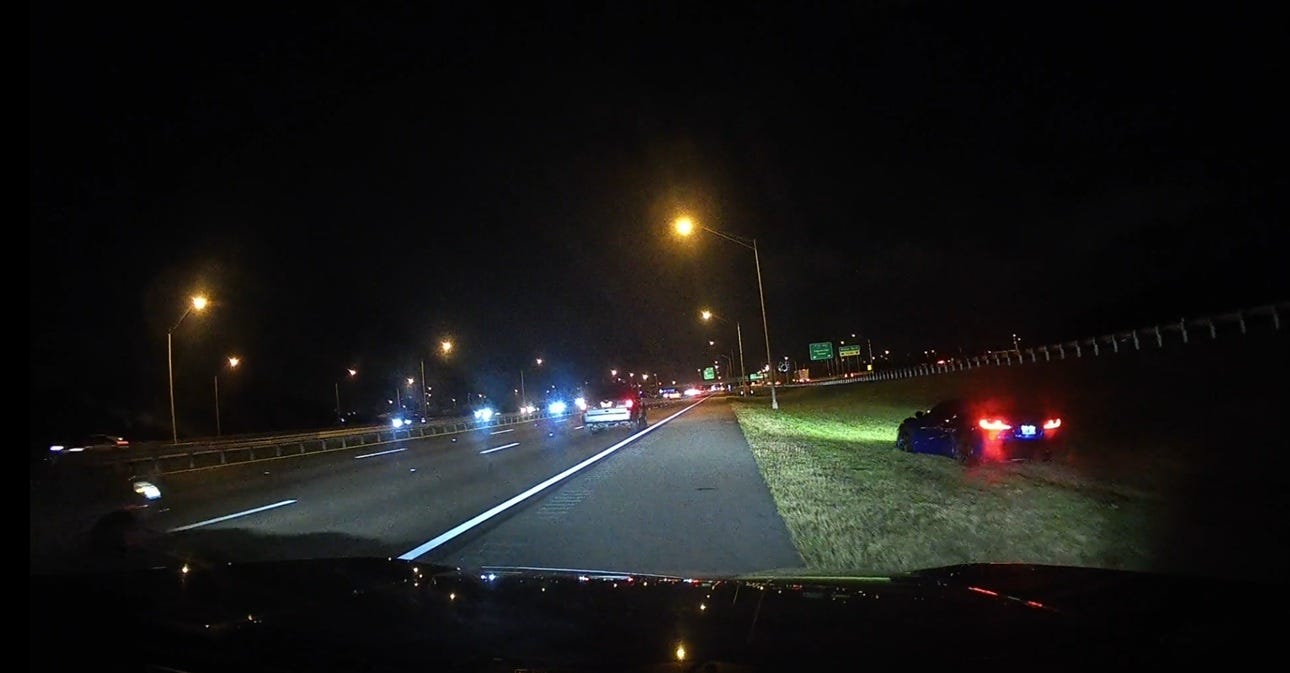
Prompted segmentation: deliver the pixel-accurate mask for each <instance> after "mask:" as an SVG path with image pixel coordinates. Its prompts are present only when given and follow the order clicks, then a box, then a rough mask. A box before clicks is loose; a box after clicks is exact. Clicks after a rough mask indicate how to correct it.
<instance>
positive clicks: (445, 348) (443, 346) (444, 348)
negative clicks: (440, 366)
mask: <svg viewBox="0 0 1290 673" xmlns="http://www.w3.org/2000/svg"><path fill="white" fill-rule="evenodd" d="M439 352H441V353H443V354H444V355H447V354H448V353H451V352H452V342H451V341H449V340H447V339H444V340H443V341H440V342H439Z"/></svg>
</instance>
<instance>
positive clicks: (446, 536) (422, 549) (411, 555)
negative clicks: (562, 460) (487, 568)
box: [399, 398, 707, 561]
mask: <svg viewBox="0 0 1290 673" xmlns="http://www.w3.org/2000/svg"><path fill="white" fill-rule="evenodd" d="M706 399H707V398H702V399H700V400H698V401H697V402H695V403H694V404H691V405H690V406H688V407H686V408H684V409H682V410H680V411H678V412H676V413H675V414H672V415H671V416H668V417H667V418H664V419H663V420H661V421H659V422H657V423H655V424H654V425H651V426H649V427H647V428H645V429H644V430H641V431H640V432H638V433H636V434H634V435H631V436H630V437H628V438H627V439H624V440H623V441H621V442H618V443H617V444H614V445H613V446H611V447H609V448H607V449H605V450H604V451H601V452H600V453H597V454H596V455H594V456H592V457H590V458H588V459H586V460H584V461H582V462H581V463H578V464H577V465H574V466H573V467H571V468H569V469H567V470H565V471H564V472H561V473H560V474H557V475H555V476H554V477H550V478H548V479H547V480H545V481H543V482H541V483H539V484H535V485H534V486H532V487H530V488H529V489H528V490H526V491H524V492H523V493H520V494H519V495H516V496H513V497H512V498H511V499H509V500H507V501H506V502H503V503H501V504H499V505H495V506H493V507H492V508H491V509H488V510H485V511H483V512H481V513H479V514H476V515H475V516H473V517H471V518H469V519H467V520H465V521H463V522H461V523H459V524H457V525H456V526H453V527H452V528H450V529H449V530H447V531H445V532H443V533H440V534H439V535H437V536H435V537H433V538H431V539H429V540H427V541H426V542H423V543H422V544H421V545H419V546H417V547H415V548H413V549H410V550H408V551H407V552H405V553H404V554H403V555H402V556H399V560H400V561H414V560H416V559H417V557H419V556H422V555H423V554H425V553H426V552H428V551H430V550H432V549H434V548H435V547H439V546H441V545H443V544H444V543H445V542H448V541H450V540H452V539H453V538H455V537H457V536H459V535H461V534H462V533H465V532H466V531H468V530H470V529H471V528H474V527H475V526H478V525H479V524H481V523H484V522H485V521H488V520H489V519H491V518H493V517H495V516H497V515H498V514H501V513H502V512H505V511H506V510H508V509H510V508H512V507H514V506H515V505H518V504H520V503H521V502H524V501H525V500H528V499H529V498H531V497H533V496H534V495H537V494H538V493H541V492H542V491H543V490H545V489H546V488H547V487H548V486H551V485H552V484H555V483H558V482H560V481H563V480H564V479H566V478H568V477H570V476H572V475H574V474H577V473H578V472H581V471H582V470H585V469H587V468H588V467H590V466H591V465H594V464H596V463H597V462H599V461H601V460H603V459H604V458H605V457H607V456H609V455H611V454H613V453H614V452H615V451H617V450H619V449H621V448H623V447H624V446H627V445H628V444H631V443H632V442H634V441H636V440H638V439H640V438H641V437H644V436H645V435H648V434H649V433H651V432H654V431H655V430H657V429H659V428H661V427H663V426H664V425H666V424H667V422H668V421H670V420H672V419H673V418H676V417H677V416H680V415H681V414H683V413H685V412H687V411H689V410H691V409H693V408H695V407H697V406H699V405H700V404H703V403H704V401H706Z"/></svg>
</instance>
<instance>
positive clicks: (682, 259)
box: [29, 2, 1290, 443]
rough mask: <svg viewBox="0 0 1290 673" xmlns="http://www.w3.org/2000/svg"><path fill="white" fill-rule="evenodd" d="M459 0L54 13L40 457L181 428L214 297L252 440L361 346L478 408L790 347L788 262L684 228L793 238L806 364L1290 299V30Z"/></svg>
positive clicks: (195, 410)
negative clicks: (71, 437) (62, 438)
mask: <svg viewBox="0 0 1290 673" xmlns="http://www.w3.org/2000/svg"><path fill="white" fill-rule="evenodd" d="M429 4H430V3H412V4H408V5H402V6H395V7H397V8H396V9H388V10H384V11H377V10H374V9H369V8H366V7H365V5H364V3H354V4H353V5H352V6H350V7H347V8H346V7H341V6H333V5H329V4H325V3H307V4H301V5H300V8H298V9H286V8H282V7H277V6H276V5H275V4H274V3H257V4H247V5H240V4H238V3H175V4H161V3H158V4H156V5H154V6H146V7H145V6H143V5H138V6H136V5H132V4H130V3H127V4H124V5H122V4H120V3H114V4H107V5H92V4H88V3H73V4H65V3H59V2H42V3H36V4H33V5H31V7H30V10H31V25H30V35H29V36H30V91H31V93H30V129H29V138H30V164H29V169H30V175H31V186H30V210H29V212H30V228H31V239H30V241H31V242H30V246H31V249H30V255H31V259H30V262H31V264H30V276H31V308H30V311H31V316H30V320H31V384H30V385H31V388H30V395H31V409H32V416H31V418H32V435H33V438H32V441H33V442H36V443H39V442H41V441H44V440H46V439H47V437H48V436H49V435H53V434H58V433H63V432H71V431H73V430H75V431H99V430H103V431H119V432H129V433H131V434H133V435H135V436H139V437H145V436H166V435H168V434H169V417H168V412H167V407H166V396H167V389H166V350H165V342H166V338H165V337H166V332H167V330H168V329H169V328H170V326H171V325H172V324H173V323H174V321H175V320H176V319H178V318H179V315H180V314H181V313H182V311H183V309H184V306H185V302H186V301H187V297H188V296H190V295H192V294H194V293H197V292H205V293H207V294H208V295H209V296H210V297H211V299H212V301H213V305H212V307H211V308H210V309H209V310H207V311H206V312H205V313H204V314H201V315H190V316H189V317H188V318H187V319H185V321H184V322H183V324H182V325H181V326H180V327H179V329H178V330H177V331H176V332H175V337H174V341H175V355H174V362H175V378H176V383H175V391H176V398H177V406H178V415H179V418H180V432H181V434H188V435H193V434H205V433H209V432H211V431H213V429H214V428H213V425H214V423H213V418H212V417H213V409H212V405H213V393H212V388H213V377H214V376H215V375H216V374H217V373H219V375H220V387H221V404H222V405H223V407H224V414H225V415H224V419H225V426H226V427H225V431H226V432H228V431H250V430H267V429H276V428H290V427H310V426H316V425H319V424H320V423H326V422H327V421H328V420H329V419H328V414H329V413H330V412H331V410H332V407H333V406H334V389H333V384H334V383H335V381H337V380H338V379H342V378H344V377H345V369H346V368H347V367H351V366H353V367H356V368H357V369H358V370H359V371H360V375H359V376H358V377H357V378H356V379H355V380H354V381H350V382H345V383H344V386H345V387H344V388H343V389H342V390H343V395H344V396H345V397H346V399H347V400H348V399H351V396H352V399H354V400H357V401H361V402H362V403H364V404H365V405H367V406H377V405H379V404H380V403H381V402H383V401H384V400H385V399H386V398H389V397H392V396H393V395H394V389H395V387H396V386H398V384H399V383H398V382H399V381H400V380H402V377H405V376H415V377H417V378H419V377H420V373H419V363H420V360H421V359H425V362H426V368H427V374H428V378H429V380H430V383H431V384H432V385H434V384H438V385H439V387H438V388H437V389H436V390H442V391H445V394H459V393H461V392H465V391H481V392H488V393H491V394H493V395H494V396H499V395H504V394H505V392H506V391H509V389H510V388H512V387H515V386H518V377H519V371H520V369H521V368H523V367H525V366H527V365H528V364H529V363H531V362H532V361H533V359H534V358H536V357H542V358H544V361H545V364H544V367H543V369H542V370H541V371H540V372H538V371H532V370H530V372H529V373H528V374H527V377H528V381H530V382H533V381H537V382H540V383H553V382H559V383H565V384H567V383H572V382H575V381H580V380H584V379H594V378H598V377H600V376H602V375H603V374H604V373H607V371H608V369H609V368H610V367H617V368H619V369H622V370H625V371H626V370H636V371H651V372H656V373H658V374H662V375H663V376H664V377H665V378H674V377H675V378H678V379H679V378H681V377H683V376H691V375H692V374H693V372H694V370H695V368H696V367H698V366H702V365H703V364H704V363H705V362H711V360H712V358H713V355H712V351H711V350H710V349H709V348H708V346H707V339H709V338H713V339H716V340H718V342H719V344H718V348H719V349H721V350H724V351H725V352H728V351H729V349H730V348H731V344H730V341H731V340H732V339H733V329H731V328H729V327H727V326H724V325H720V324H718V325H704V324H702V323H700V322H699V321H698V319H697V311H698V309H699V308H700V307H711V308H712V309H714V310H716V311H717V312H718V313H720V314H722V315H725V316H727V317H729V318H730V319H732V320H737V321H739V322H740V323H741V324H742V326H743V332H744V341H745V344H744V345H745V350H746V355H747V357H748V360H749V367H750V368H752V367H754V366H760V365H761V363H762V362H763V361H764V356H758V355H756V354H757V353H763V352H764V345H763V340H762V338H761V322H760V313H759V309H758V304H757V290H756V278H755V270H754V266H753V259H752V254H751V252H750V251H748V250H745V249H744V248H741V247H739V246H737V245H734V244H731V243H728V242H725V241H722V240H720V239H718V238H715V237H712V236H701V237H697V238H693V239H690V240H688V241H681V240H678V239H676V238H675V237H674V236H672V235H671V232H670V229H669V223H670V222H671V221H672V219H673V218H674V217H676V216H677V215H681V214H688V215H690V216H692V217H693V218H694V219H695V220H696V221H698V222H700V223H702V224H705V225H707V226H710V227H712V228H714V229H719V230H723V231H729V232H732V233H735V234H738V235H741V236H746V237H750V238H751V237H755V238H756V239H757V241H758V245H759V247H760V249H761V252H762V271H763V273H764V276H765V292H766V303H767V310H768V312H769V319H770V321H769V322H770V332H771V341H772V344H773V349H774V355H775V357H776V358H780V357H782V356H785V355H788V356H791V357H792V358H795V359H798V360H805V359H806V345H807V343H808V342H810V341H816V340H833V341H837V340H838V339H841V338H848V337H849V335H850V334H851V333H856V334H858V335H860V336H861V337H862V338H869V339H871V340H872V342H873V344H874V348H875V349H876V350H881V349H890V350H892V351H893V353H896V354H904V353H909V352H915V351H917V352H921V351H922V349H926V348H936V349H938V350H939V351H941V352H957V351H959V350H960V349H962V351H963V352H975V351H977V350H980V349H983V348H989V347H997V346H1003V345H1006V344H1007V343H1008V342H1009V335H1010V334H1011V333H1013V332H1016V333H1018V334H1020V335H1021V338H1022V339H1023V342H1030V343H1044V342H1046V341H1048V340H1056V339H1061V338H1073V337H1077V336H1085V335H1092V334H1097V333H1100V332H1102V331H1108V330H1111V329H1116V328H1127V327H1134V326H1138V325H1142V324H1149V323H1152V322H1154V321H1156V320H1169V319H1177V318H1178V317H1180V316H1185V315H1191V316H1194V315H1198V314H1202V313H1205V312H1211V311H1216V310H1226V309H1230V308H1238V307H1242V306H1248V305H1253V304H1259V303H1265V302H1268V301H1273V300H1284V299H1285V298H1286V296H1287V294H1288V293H1287V287H1288V286H1290V283H1287V281H1286V277H1290V273H1287V272H1286V269H1285V268H1284V264H1283V263H1282V262H1281V261H1280V260H1281V259H1282V258H1283V257H1284V256H1285V248H1284V244H1283V243H1282V239H1283V238H1284V234H1283V233H1282V232H1283V231H1284V229H1285V226H1286V225H1285V206H1286V194H1287V193H1288V192H1287V188H1290V184H1288V181H1287V171H1286V168H1285V167H1286V158H1285V154H1284V148H1285V147H1286V146H1287V143H1286V132H1285V129H1284V125H1285V123H1286V120H1287V119H1290V111H1288V110H1287V109H1286V107H1287V106H1286V105H1285V103H1284V100H1285V96H1284V88H1285V83H1286V82H1287V81H1290V73H1287V72H1286V70H1285V66H1284V63H1285V60H1284V59H1283V58H1282V56H1283V54H1282V53H1281V52H1282V51H1283V48H1284V47H1283V44H1282V43H1281V40H1282V38H1283V35H1282V33H1281V32H1280V31H1279V30H1278V27H1279V26H1281V25H1283V24H1281V23H1280V22H1279V21H1278V20H1277V18H1276V17H1275V16H1273V15H1271V14H1268V15H1266V16H1261V15H1260V14H1259V11H1258V10H1253V9H1242V8H1239V7H1238V5H1237V4H1233V3H1221V4H1216V5H1210V6H1207V7H1205V8H1203V9H1202V8H1200V7H1199V5H1197V7H1196V8H1194V9H1188V8H1185V7H1184V8H1180V7H1178V6H1176V5H1175V3H1153V4H1144V3H1132V2H1130V3H1108V4H1106V5H1098V4H1097V3H1092V4H1089V3H1076V4H1067V5H1063V9H1061V10H1056V9H1053V8H1052V6H1050V5H1049V3H989V2H987V3H958V2H953V3H951V2H946V3H939V2H868V3H865V2H860V3H851V4H849V5H848V6H847V7H848V9H846V10H845V11H823V10H815V9H811V10H804V9H792V10H790V9H779V10H771V9H764V10H763V9H757V8H755V7H753V6H752V5H749V6H748V7H747V8H744V9H741V10H739V11H736V12H716V11H715V10H714V11H712V12H711V13H705V12H704V11H703V10H700V9H687V10H685V11H680V12H678V11H673V10H663V9H661V7H662V5H655V4H654V3H640V5H642V6H641V7H638V8H635V9H625V7H627V5H622V6H617V5H612V6H611V7H619V8H618V9H612V8H611V9H607V10H606V9H603V8H602V9H599V10H597V11H596V12H594V13H586V14H584V13H578V12H574V11H571V10H568V9H562V10H550V9H549V8H546V7H543V8H536V7H534V8H530V9H528V10H526V11H525V12H524V13H520V14H516V13H513V12H512V11H511V10H508V11H505V12H503V11H497V12H494V13H488V12H487V11H478V10H469V11H471V12H477V13H469V14H466V13H461V12H462V11H465V10H460V9H454V10H451V11H448V10H444V11H433V10H430V9H427V8H426V7H427V6H428V5H429ZM463 4H469V3H463ZM1032 4H1033V5H1035V6H1036V7H1034V8H1032V7H1030V5H1032ZM1184 4H1185V3H1184ZM968 5H970V6H968ZM1270 11H1271V10H1269V12H1270ZM444 337H449V338H452V339H453V340H454V342H455V343H456V345H457V348H456V349H455V351H454V352H453V354H452V356H451V357H450V358H448V359H447V360H444V359H441V358H439V357H437V356H436V354H435V351H434V348H435V346H436V344H437V343H438V341H439V340H440V339H441V338H444ZM230 353H236V354H238V355H240V356H241V357H242V358H243V366H242V367H241V368H239V370H238V371H236V372H228V371H226V370H221V369H220V365H221V364H222V362H223V357H224V356H225V355H226V354H230ZM531 385H532V384H531ZM346 406H349V405H348V404H346ZM320 419H321V420H320Z"/></svg>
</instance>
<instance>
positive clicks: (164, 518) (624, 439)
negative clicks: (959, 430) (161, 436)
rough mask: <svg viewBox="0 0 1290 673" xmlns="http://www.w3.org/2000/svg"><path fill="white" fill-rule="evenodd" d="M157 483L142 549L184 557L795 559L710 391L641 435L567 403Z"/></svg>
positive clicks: (565, 563)
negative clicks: (503, 422)
mask: <svg viewBox="0 0 1290 673" xmlns="http://www.w3.org/2000/svg"><path fill="white" fill-rule="evenodd" d="M159 481H160V483H161V484H162V487H163V490H164V492H165V509H164V510H163V511H161V512H158V513H157V514H156V515H154V516H153V517H152V518H151V519H150V521H149V526H150V527H151V528H152V529H153V530H155V531H158V532H164V535H160V537H159V538H158V539H157V540H154V541H152V542H151V543H150V547H151V548H153V549H160V550H163V551H164V554H165V555H166V556H167V557H169V558H172V559H173V558H176V557H178V558H183V559H192V560H193V561H194V562H222V561H260V560H280V559H299V558H318V557H340V556H379V557H400V558H405V559H417V560H421V561H427V562H438V563H448V564H453V565H461V566H463V567H472V568H474V567H484V566H527V567H559V568H577V569H596V570H617V571H631V572H637V573H666V574H683V575H718V574H721V575H725V574H735V573H742V572H751V571H758V570H766V569H772V568H790V567H799V566H800V565H801V560H800V558H799V557H798V555H797V552H796V550H795V549H794V547H793V545H792V542H791V540H790V538H789V534H788V531H787V529H786V528H785V526H784V523H783V521H782V520H781V519H780V517H779V515H778V513H777V512H776V510H775V506H774V503H773V501H772V500H771V496H770V493H769V492H768V491H767V489H766V486H765V484H764V482H763V481H762V478H761V475H760V473H759V472H758V470H757V466H756V464H755V463H754V461H753V458H752V455H751V452H750V451H749V449H748V446H747V444H746V443H745V441H744V438H743V434H742V433H741V432H740V430H739V427H738V424H737V422H736V421H735V418H734V414H733V413H732V412H731V410H730V408H729V406H728V405H727V403H726V402H725V401H723V400H721V399H709V400H705V401H701V402H698V403H691V402H686V403H685V404H677V405H671V406H667V407H661V408H656V409H651V413H650V427H649V428H647V429H646V430H645V431H643V432H638V431H635V430H631V431H629V430H626V429H623V430H617V431H608V432H604V433H600V434H596V435H592V434H591V433H589V432H588V431H587V430H586V429H585V428H583V427H581V422H580V420H579V418H578V417H576V416H570V417H566V418H563V419H543V420H537V421H532V422H527V423H523V424H517V425H512V426H507V427H494V428H487V429H480V430H474V431H470V432H465V433H460V434H455V435H447V436H437V437H430V438H421V439H412V440H403V441H398V442H392V443H388V444H385V445H380V446H374V447H366V448H361V449H352V450H346V451H336V452H331V453H326V454H319V455H309V456H303V457H296V458H290V459H282V460H271V461H263V462H256V463H248V464H241V465H236V466H229V467H221V468H214V469H206V470H198V471H193V472H186V473H179V474H172V475H167V476H165V477H162V478H160V480H159ZM41 525H43V524H42V522H41V521H38V520H36V518H35V516H34V515H33V520H32V526H33V531H34V530H36V529H37V527H38V526H41ZM33 539H34V536H33ZM33 544H34V543H33ZM36 555H37V550H36V549H35V548H34V547H33V567H34V568H35V567H37V565H38V564H37V563H36V560H35V557H36Z"/></svg>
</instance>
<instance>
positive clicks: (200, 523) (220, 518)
mask: <svg viewBox="0 0 1290 673" xmlns="http://www.w3.org/2000/svg"><path fill="white" fill-rule="evenodd" d="M294 504H296V501H295V500H283V501H282V502H275V503H273V504H272V505H265V506H264V507H256V508H255V509H248V510H246V511H245V512H238V513H236V514H227V515H225V516H217V517H215V518H214V519H207V520H205V521H198V522H197V523H190V524H188V525H187V526H177V527H175V528H171V529H170V530H169V531H167V532H169V533H178V532H179V531H181V530H189V529H192V528H200V527H202V526H209V525H211V524H213V523H219V522H221V521H228V520H229V519H236V518H238V517H240V516H246V515H248V514H257V513H259V512H263V511H266V510H270V509H276V508H278V507H285V506H286V505H294Z"/></svg>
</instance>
